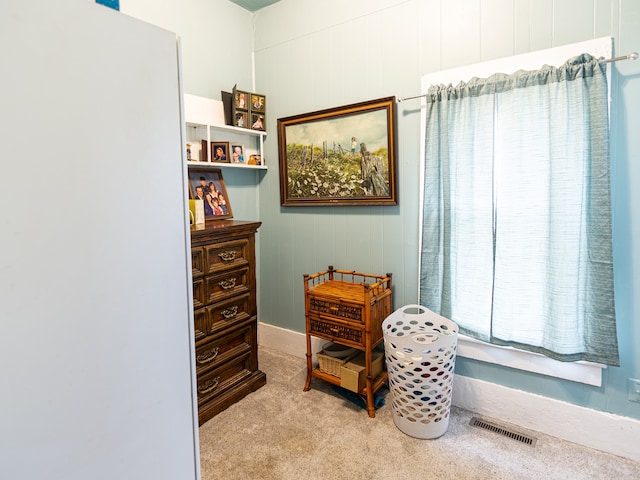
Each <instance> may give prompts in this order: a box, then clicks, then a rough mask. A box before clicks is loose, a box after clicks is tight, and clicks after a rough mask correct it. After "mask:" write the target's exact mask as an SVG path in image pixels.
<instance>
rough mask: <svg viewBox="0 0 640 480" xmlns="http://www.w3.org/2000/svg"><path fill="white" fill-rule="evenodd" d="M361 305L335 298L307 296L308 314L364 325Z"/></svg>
mask: <svg viewBox="0 0 640 480" xmlns="http://www.w3.org/2000/svg"><path fill="white" fill-rule="evenodd" d="M363 310H364V308H363V306H362V304H357V303H352V302H346V301H343V300H341V299H337V298H330V297H322V296H315V295H309V313H315V314H317V315H322V316H327V315H330V316H332V317H335V318H336V319H344V320H348V321H350V322H358V323H364V312H363Z"/></svg>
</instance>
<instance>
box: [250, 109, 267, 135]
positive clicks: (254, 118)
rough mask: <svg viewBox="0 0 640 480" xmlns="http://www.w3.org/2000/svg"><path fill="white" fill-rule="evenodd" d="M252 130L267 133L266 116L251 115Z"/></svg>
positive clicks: (260, 114) (259, 114)
mask: <svg viewBox="0 0 640 480" xmlns="http://www.w3.org/2000/svg"><path fill="white" fill-rule="evenodd" d="M251 129H252V130H262V131H265V130H266V128H265V122H264V114H262V113H252V114H251Z"/></svg>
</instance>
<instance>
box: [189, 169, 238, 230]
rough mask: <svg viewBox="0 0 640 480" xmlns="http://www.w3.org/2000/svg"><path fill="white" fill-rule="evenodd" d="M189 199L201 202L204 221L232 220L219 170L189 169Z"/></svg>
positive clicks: (229, 204) (229, 205)
mask: <svg viewBox="0 0 640 480" xmlns="http://www.w3.org/2000/svg"><path fill="white" fill-rule="evenodd" d="M188 186H189V199H190V200H194V199H195V200H203V203H204V216H205V219H215V220H222V219H225V218H233V212H232V211H231V203H230V202H229V197H228V196H227V189H226V187H225V186H224V180H223V179H222V170H220V169H219V168H198V167H196V168H189V185H188Z"/></svg>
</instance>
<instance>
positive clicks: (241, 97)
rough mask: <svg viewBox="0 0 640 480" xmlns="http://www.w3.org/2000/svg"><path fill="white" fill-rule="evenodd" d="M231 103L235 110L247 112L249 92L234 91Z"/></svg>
mask: <svg viewBox="0 0 640 480" xmlns="http://www.w3.org/2000/svg"><path fill="white" fill-rule="evenodd" d="M233 101H234V105H235V108H236V110H249V92H245V91H244V90H236V89H234V98H233Z"/></svg>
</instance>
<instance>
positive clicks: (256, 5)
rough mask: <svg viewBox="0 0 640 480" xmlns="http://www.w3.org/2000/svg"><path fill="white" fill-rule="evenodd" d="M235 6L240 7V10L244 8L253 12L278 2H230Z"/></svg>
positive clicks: (248, 0)
mask: <svg viewBox="0 0 640 480" xmlns="http://www.w3.org/2000/svg"><path fill="white" fill-rule="evenodd" d="M230 1H231V2H233V3H235V4H236V5H240V6H241V7H242V8H246V9H247V10H249V11H250V12H255V11H256V10H260V9H261V8H264V7H268V6H269V5H271V4H274V3H276V2H278V1H279V0H230Z"/></svg>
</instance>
